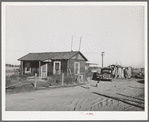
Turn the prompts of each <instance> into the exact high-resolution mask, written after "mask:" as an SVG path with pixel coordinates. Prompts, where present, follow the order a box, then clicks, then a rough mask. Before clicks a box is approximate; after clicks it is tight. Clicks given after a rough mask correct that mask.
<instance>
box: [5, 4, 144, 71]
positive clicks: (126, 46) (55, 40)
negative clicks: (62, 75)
mask: <svg viewBox="0 0 149 122" xmlns="http://www.w3.org/2000/svg"><path fill="white" fill-rule="evenodd" d="M5 15H6V23H5V24H6V35H5V37H6V40H5V54H6V63H8V64H20V62H19V61H18V60H17V59H19V58H20V57H22V56H24V55H26V54H28V53H31V52H61V51H70V50H71V42H72V40H73V43H72V44H73V46H72V50H73V51H78V50H79V43H80V37H82V39H81V46H80V51H81V53H82V54H83V55H84V56H85V57H86V58H87V59H88V60H89V62H92V63H97V64H99V66H102V57H101V52H105V53H104V58H103V61H104V63H103V64H104V66H108V65H110V64H116V63H117V64H119V65H122V66H132V67H137V68H140V67H144V65H145V64H144V61H145V60H144V57H145V51H144V50H145V38H144V7H143V6H77V5H75V6H69V5H68V6H60V5H59V6H40V5H39V6H11V5H10V6H6V9H5Z"/></svg>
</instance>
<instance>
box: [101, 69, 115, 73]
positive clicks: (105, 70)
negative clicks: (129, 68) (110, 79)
mask: <svg viewBox="0 0 149 122" xmlns="http://www.w3.org/2000/svg"><path fill="white" fill-rule="evenodd" d="M101 72H109V73H111V72H112V71H111V70H107V69H103V70H102V71H101Z"/></svg>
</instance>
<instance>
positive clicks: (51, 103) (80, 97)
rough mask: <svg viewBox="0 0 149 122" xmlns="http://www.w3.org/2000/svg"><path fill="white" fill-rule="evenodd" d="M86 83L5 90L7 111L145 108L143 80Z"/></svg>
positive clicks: (126, 109) (127, 109) (140, 109)
mask: <svg viewBox="0 0 149 122" xmlns="http://www.w3.org/2000/svg"><path fill="white" fill-rule="evenodd" d="M89 82H90V88H89V89H88V88H87V86H88V85H81V86H75V87H67V88H55V89H50V88H49V89H46V90H37V91H32V92H27V93H17V94H6V104H5V106H6V111H144V81H143V80H141V79H140V80H139V79H130V80H124V79H117V80H115V81H113V82H110V81H101V82H100V85H99V87H96V81H93V80H89Z"/></svg>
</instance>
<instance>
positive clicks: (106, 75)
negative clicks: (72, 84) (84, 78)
mask: <svg viewBox="0 0 149 122" xmlns="http://www.w3.org/2000/svg"><path fill="white" fill-rule="evenodd" d="M112 71H113V70H112V69H111V68H108V67H105V68H102V69H101V72H100V73H98V72H96V73H94V74H93V78H92V79H93V80H98V81H113V79H114V78H113V75H112Z"/></svg>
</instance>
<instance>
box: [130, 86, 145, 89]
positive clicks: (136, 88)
mask: <svg viewBox="0 0 149 122" xmlns="http://www.w3.org/2000/svg"><path fill="white" fill-rule="evenodd" d="M128 87H130V88H135V89H144V88H143V87H136V86H135V87H134V86H128Z"/></svg>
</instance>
